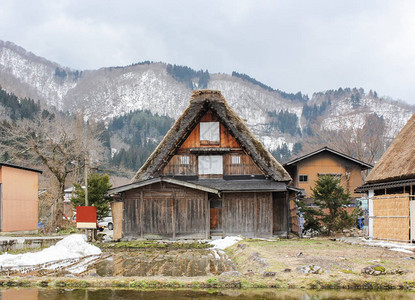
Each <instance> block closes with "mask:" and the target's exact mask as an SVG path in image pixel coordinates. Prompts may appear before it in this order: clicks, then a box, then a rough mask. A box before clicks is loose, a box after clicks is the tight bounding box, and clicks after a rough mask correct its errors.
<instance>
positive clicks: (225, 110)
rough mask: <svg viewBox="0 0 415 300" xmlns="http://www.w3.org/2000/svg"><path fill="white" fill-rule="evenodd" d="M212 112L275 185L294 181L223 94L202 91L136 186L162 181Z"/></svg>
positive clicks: (196, 93) (138, 176)
mask: <svg viewBox="0 0 415 300" xmlns="http://www.w3.org/2000/svg"><path fill="white" fill-rule="evenodd" d="M208 110H212V111H213V112H214V113H216V114H217V115H218V117H219V118H220V120H221V122H222V123H223V125H224V126H225V127H226V128H227V129H228V130H229V131H230V133H231V134H232V135H233V137H234V138H235V139H236V140H237V141H238V142H239V144H240V145H241V146H242V148H243V149H244V151H245V152H246V153H247V154H248V155H250V156H251V157H252V159H253V160H254V162H255V163H256V165H257V166H258V167H259V168H260V169H261V170H262V171H263V172H264V174H265V175H266V176H267V177H269V178H272V179H274V180H275V181H283V182H289V181H291V177H290V175H289V174H288V173H287V171H286V170H285V169H284V168H283V167H282V165H281V164H280V163H279V162H278V161H277V160H276V159H275V158H274V157H273V156H272V155H271V153H269V151H268V150H267V149H266V148H265V147H264V145H263V144H262V143H261V142H260V141H259V140H258V139H257V137H256V136H255V135H254V134H253V133H252V132H251V130H250V129H249V128H248V126H246V124H245V122H244V121H243V120H242V119H241V118H240V117H239V116H238V115H237V114H236V113H235V111H234V110H233V109H232V108H231V107H230V106H229V105H228V104H227V103H226V101H225V98H224V97H223V96H222V94H221V92H220V91H215V90H198V91H194V92H193V95H192V97H191V98H190V105H189V106H188V108H187V109H186V110H185V111H184V112H183V114H182V115H181V116H180V117H179V118H178V119H177V121H176V122H175V123H174V125H173V127H172V128H171V129H170V130H169V131H168V132H167V134H166V136H165V137H164V139H163V140H162V141H161V143H160V144H159V145H158V147H157V148H156V149H155V150H154V152H153V153H152V154H151V155H150V157H149V158H148V159H147V161H146V162H145V163H144V165H143V166H142V167H141V168H140V170H139V171H138V172H137V174H136V175H135V177H134V178H133V179H132V182H133V183H134V182H137V181H141V180H146V179H150V178H154V177H158V176H159V175H160V171H161V170H162V169H163V167H164V166H165V165H166V164H167V163H168V161H169V160H170V158H171V157H172V156H173V155H174V154H175V152H176V151H177V149H178V148H180V146H181V144H182V143H183V142H184V141H185V140H186V138H187V137H188V136H189V134H190V133H191V131H192V130H193V129H194V127H195V126H196V125H197V124H198V123H199V121H200V119H201V118H202V116H203V115H204V114H205V113H206V112H207V111H208Z"/></svg>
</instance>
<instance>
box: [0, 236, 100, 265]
mask: <svg viewBox="0 0 415 300" xmlns="http://www.w3.org/2000/svg"><path fill="white" fill-rule="evenodd" d="M98 254H101V250H100V249H99V248H98V247H95V246H93V245H90V244H88V243H87V242H86V237H85V235H81V234H73V235H70V236H68V237H66V238H64V239H63V240H61V241H59V242H57V243H56V245H55V246H51V247H49V248H46V249H44V250H42V251H40V252H34V253H32V252H28V253H23V254H7V253H6V254H3V255H0V266H2V267H16V266H33V265H39V264H45V263H48V262H52V261H58V260H64V259H65V260H67V259H73V258H81V257H84V256H88V255H98Z"/></svg>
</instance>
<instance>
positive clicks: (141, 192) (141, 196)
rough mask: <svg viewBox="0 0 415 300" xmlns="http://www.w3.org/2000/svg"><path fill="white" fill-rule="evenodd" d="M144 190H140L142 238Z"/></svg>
mask: <svg viewBox="0 0 415 300" xmlns="http://www.w3.org/2000/svg"><path fill="white" fill-rule="evenodd" d="M143 209H144V192H143V191H140V237H141V238H142V239H144V227H143Z"/></svg>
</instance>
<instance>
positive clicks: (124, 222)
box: [121, 192, 127, 236]
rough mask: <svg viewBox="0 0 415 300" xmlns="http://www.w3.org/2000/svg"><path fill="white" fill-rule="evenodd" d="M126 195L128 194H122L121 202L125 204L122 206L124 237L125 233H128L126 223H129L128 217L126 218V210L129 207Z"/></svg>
mask: <svg viewBox="0 0 415 300" xmlns="http://www.w3.org/2000/svg"><path fill="white" fill-rule="evenodd" d="M125 193H126V192H123V193H121V201H122V203H123V205H122V234H121V235H122V236H124V233H125V231H126V223H127V216H126V213H127V212H126V209H125V207H126V206H127V205H126V203H125Z"/></svg>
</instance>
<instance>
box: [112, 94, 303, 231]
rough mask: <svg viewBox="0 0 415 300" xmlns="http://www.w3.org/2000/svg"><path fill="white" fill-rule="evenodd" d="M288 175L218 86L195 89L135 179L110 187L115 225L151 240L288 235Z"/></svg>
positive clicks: (290, 193) (289, 195) (290, 194)
mask: <svg viewBox="0 0 415 300" xmlns="http://www.w3.org/2000/svg"><path fill="white" fill-rule="evenodd" d="M290 181H291V177H290V175H289V174H288V173H287V172H286V171H285V169H284V168H283V167H282V166H281V165H280V164H279V163H278V162H277V161H276V160H275V158H274V157H273V156H272V155H271V154H270V153H269V152H268V151H267V150H266V148H265V147H264V146H263V145H262V144H261V142H259V141H258V139H257V138H256V137H255V136H254V134H253V133H252V132H251V131H250V130H249V129H248V127H247V126H246V124H245V122H244V121H243V120H242V119H241V118H240V117H239V116H238V115H237V114H236V113H235V112H234V111H233V110H232V109H231V108H230V107H229V105H228V104H227V102H226V101H225V99H224V97H223V96H222V95H221V93H220V92H219V91H212V90H200V91H195V92H194V93H193V96H192V97H191V99H190V105H189V106H188V108H187V109H186V110H185V111H184V112H183V114H182V115H181V116H180V117H179V118H178V119H177V121H176V122H175V124H174V125H173V127H172V128H171V129H170V130H169V132H168V133H167V134H166V136H165V137H164V139H163V140H162V141H161V143H160V144H159V146H158V147H157V148H156V149H155V150H154V152H153V153H152V154H151V156H150V157H149V158H148V160H147V161H146V162H145V163H144V165H143V166H142V167H141V168H140V170H139V171H138V172H137V174H136V175H135V177H134V178H133V179H132V182H131V183H130V184H128V185H125V186H120V187H117V188H113V189H111V190H110V193H111V194H114V195H115V196H116V197H118V201H119V202H117V203H116V204H117V205H115V206H113V218H114V230H115V231H117V228H116V227H117V224H120V225H122V231H121V230H119V234H120V235H122V236H124V237H136V238H154V239H158V238H173V239H178V238H209V237H211V236H212V235H220V236H225V235H238V234H242V235H244V236H248V237H270V236H273V235H284V236H286V235H287V234H288V233H289V231H290V206H289V200H290V197H295V195H296V190H295V189H294V190H293V191H290V190H289V189H288V183H289V182H290ZM294 216H295V214H294ZM117 237H118V236H117Z"/></svg>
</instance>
